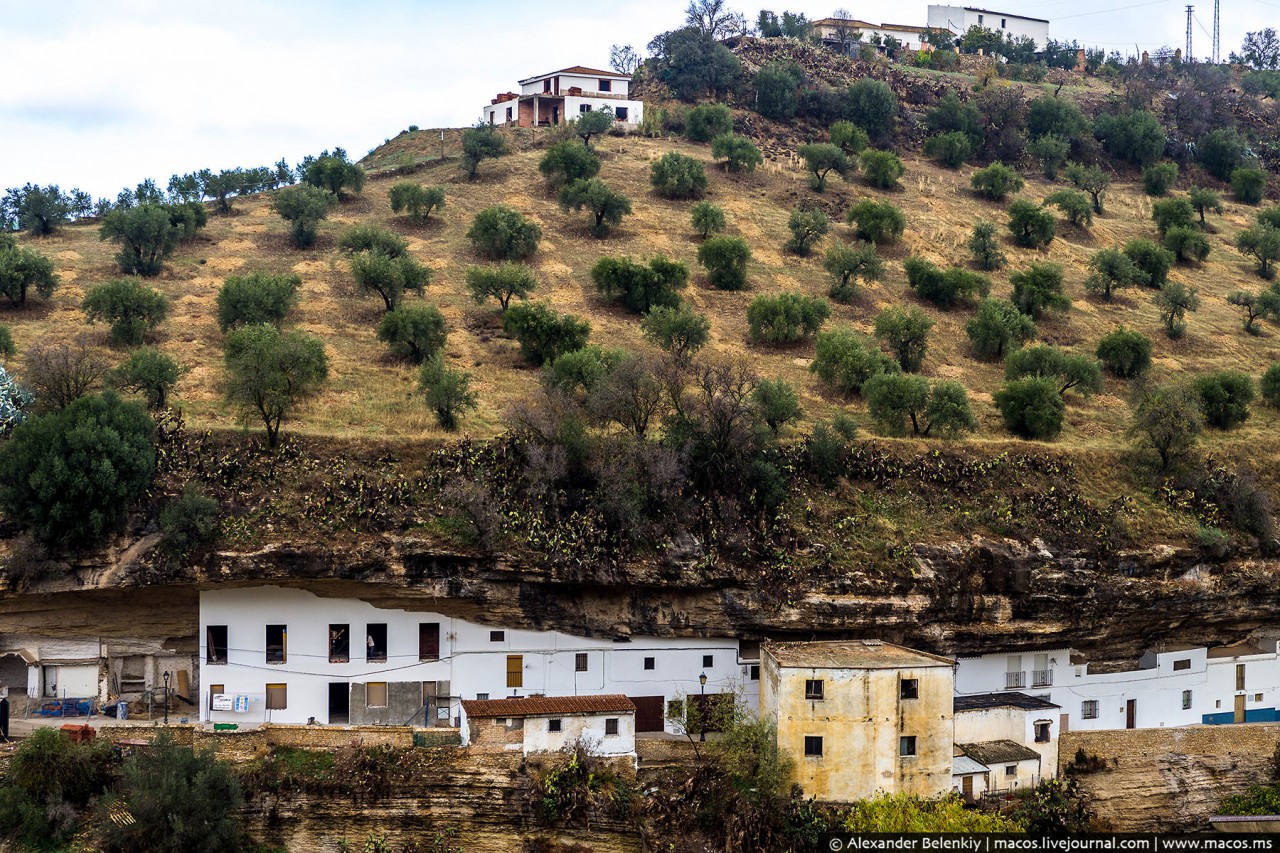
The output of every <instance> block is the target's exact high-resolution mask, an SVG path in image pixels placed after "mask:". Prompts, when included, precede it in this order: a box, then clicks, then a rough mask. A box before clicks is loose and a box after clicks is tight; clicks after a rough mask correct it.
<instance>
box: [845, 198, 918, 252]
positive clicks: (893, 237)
mask: <svg viewBox="0 0 1280 853" xmlns="http://www.w3.org/2000/svg"><path fill="white" fill-rule="evenodd" d="M848 222H849V224H850V225H852V226H854V228H855V233H856V234H857V236H858V239H859V240H868V241H870V242H872V243H895V242H897V241H898V238H900V237H901V236H902V232H903V231H905V230H906V227H907V217H906V216H904V215H903V213H902V211H901V210H900V209H899V208H897V207H895V206H894V205H892V204H890V203H889V202H887V201H876V200H875V199H870V198H864V199H863V200H862V201H860V202H858V203H857V204H855V205H854V206H853V207H851V208H849V216H848Z"/></svg>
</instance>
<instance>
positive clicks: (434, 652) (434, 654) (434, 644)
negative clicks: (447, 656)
mask: <svg viewBox="0 0 1280 853" xmlns="http://www.w3.org/2000/svg"><path fill="white" fill-rule="evenodd" d="M418 660H440V623H439V622H420V623H418Z"/></svg>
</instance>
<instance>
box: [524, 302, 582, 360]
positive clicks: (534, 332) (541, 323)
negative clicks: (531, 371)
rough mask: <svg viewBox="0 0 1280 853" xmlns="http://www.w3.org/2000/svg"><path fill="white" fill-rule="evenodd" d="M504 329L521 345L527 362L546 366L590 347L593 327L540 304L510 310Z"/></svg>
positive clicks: (528, 304)
mask: <svg viewBox="0 0 1280 853" xmlns="http://www.w3.org/2000/svg"><path fill="white" fill-rule="evenodd" d="M502 330H503V331H504V332H506V333H507V334H508V335H511V336H512V337H514V338H515V339H516V340H517V341H519V342H520V352H521V354H523V355H524V357H525V359H526V360H528V361H529V362H530V363H531V364H535V365H542V364H546V363H547V362H549V361H555V359H556V357H557V356H559V355H561V354H563V353H566V352H573V351H574V350H576V349H582V348H583V347H584V346H586V345H587V336H588V335H590V334H591V325H590V324H589V323H587V321H585V320H581V319H579V318H577V317H575V316H573V315H572V314H556V312H555V311H553V310H551V308H550V307H548V306H547V305H544V304H542V303H540V302H532V303H531V302H523V303H521V304H519V305H512V306H511V307H510V308H508V309H507V312H506V314H504V315H503V317H502Z"/></svg>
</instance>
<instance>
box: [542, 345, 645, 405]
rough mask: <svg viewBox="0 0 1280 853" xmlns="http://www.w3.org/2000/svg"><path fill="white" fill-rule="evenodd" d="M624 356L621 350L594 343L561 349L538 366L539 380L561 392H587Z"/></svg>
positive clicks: (592, 389) (613, 368)
mask: <svg viewBox="0 0 1280 853" xmlns="http://www.w3.org/2000/svg"><path fill="white" fill-rule="evenodd" d="M625 357H626V353H625V352H624V351H622V350H602V349H600V347H598V346H585V347H583V348H582V349H576V350H573V351H572V352H566V353H562V354H560V355H558V356H556V358H555V359H554V360H553V361H549V362H547V363H546V364H544V365H543V366H542V384H543V385H545V386H546V387H548V388H554V389H555V390H557V391H560V392H561V393H564V394H577V393H578V392H579V391H581V392H582V393H584V394H589V393H591V392H592V391H594V390H595V387H596V386H597V385H599V384H600V380H602V379H604V378H605V377H606V376H608V375H609V374H610V373H611V372H612V371H613V370H615V369H616V368H617V366H618V364H619V363H620V362H621V361H622V360H623V358H625Z"/></svg>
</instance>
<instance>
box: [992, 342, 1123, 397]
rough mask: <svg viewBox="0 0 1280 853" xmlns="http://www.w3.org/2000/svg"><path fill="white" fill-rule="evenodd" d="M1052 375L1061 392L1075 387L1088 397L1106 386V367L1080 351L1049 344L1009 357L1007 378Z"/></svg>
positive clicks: (1018, 351) (1012, 354)
mask: <svg viewBox="0 0 1280 853" xmlns="http://www.w3.org/2000/svg"><path fill="white" fill-rule="evenodd" d="M1029 377H1036V378H1039V379H1052V380H1054V381H1055V382H1056V383H1057V384H1056V387H1057V389H1058V393H1059V394H1066V393H1067V392H1068V391H1070V390H1071V389H1073V388H1074V389H1075V390H1076V392H1077V393H1079V394H1080V395H1082V396H1085V397H1088V396H1089V395H1090V394H1094V393H1096V392H1098V391H1101V390H1102V368H1101V367H1100V366H1099V364H1098V362H1096V361H1094V360H1093V359H1091V358H1089V357H1088V356H1087V355H1077V354H1075V353H1070V352H1067V351H1066V350H1062V349H1059V348H1058V347H1055V346H1051V345H1049V344H1038V345H1036V346H1033V347H1024V348H1023V349H1018V350H1014V351H1013V352H1011V353H1009V355H1008V356H1006V357H1005V360H1004V378H1005V379H1010V380H1013V379H1026V378H1029Z"/></svg>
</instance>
